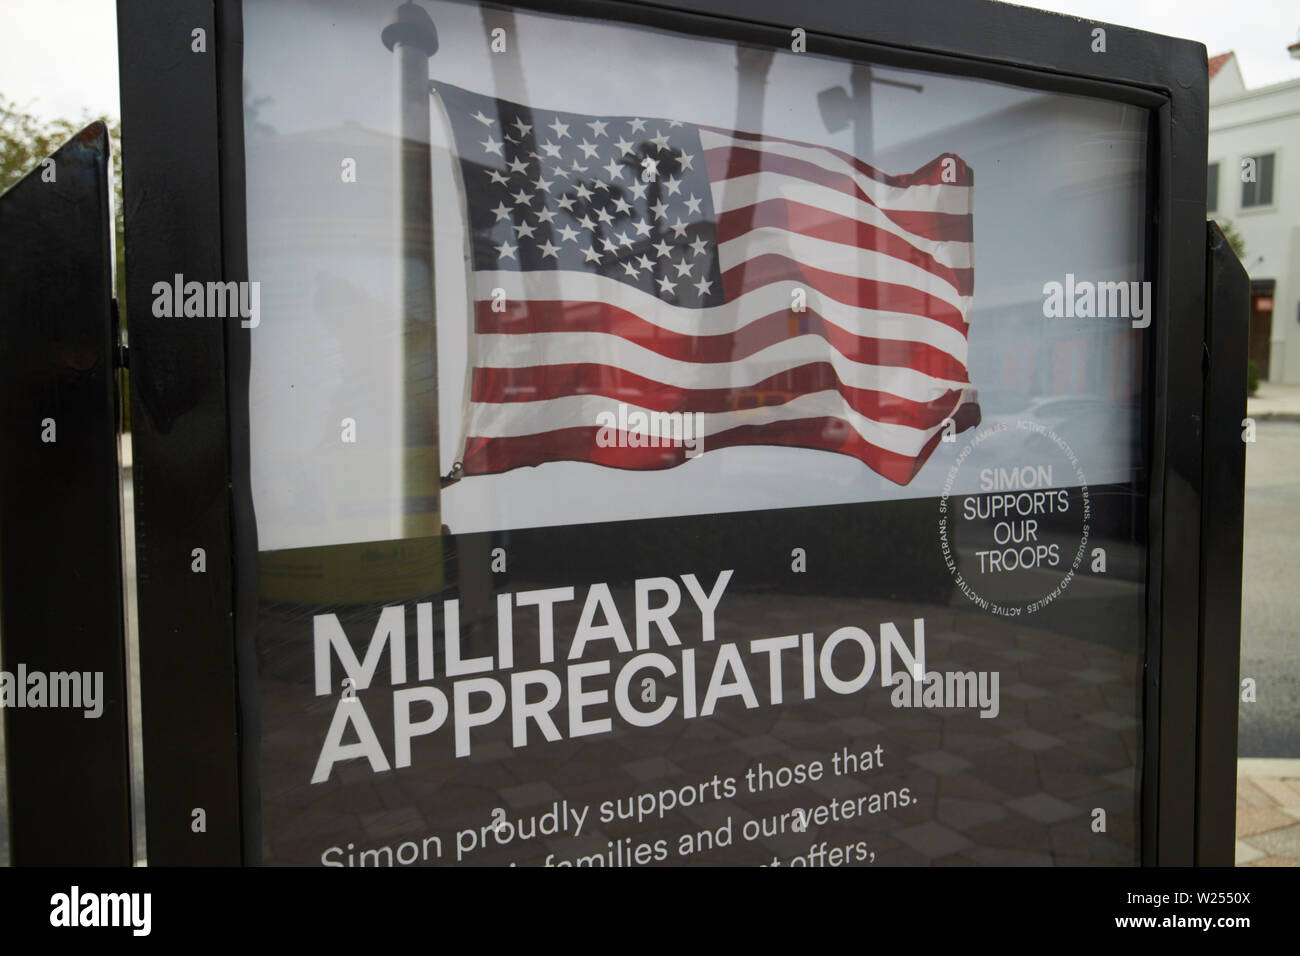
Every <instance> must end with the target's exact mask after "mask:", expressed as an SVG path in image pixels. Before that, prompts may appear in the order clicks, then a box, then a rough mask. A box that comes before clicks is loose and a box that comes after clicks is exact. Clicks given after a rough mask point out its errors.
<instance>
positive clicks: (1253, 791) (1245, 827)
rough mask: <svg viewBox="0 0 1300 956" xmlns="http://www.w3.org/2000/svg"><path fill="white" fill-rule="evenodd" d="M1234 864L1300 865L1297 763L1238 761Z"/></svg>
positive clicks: (1299, 777)
mask: <svg viewBox="0 0 1300 956" xmlns="http://www.w3.org/2000/svg"><path fill="white" fill-rule="evenodd" d="M1298 391H1300V390H1298ZM1237 865H1238V866H1300V760H1264V759H1255V758H1243V759H1240V760H1238V761H1237Z"/></svg>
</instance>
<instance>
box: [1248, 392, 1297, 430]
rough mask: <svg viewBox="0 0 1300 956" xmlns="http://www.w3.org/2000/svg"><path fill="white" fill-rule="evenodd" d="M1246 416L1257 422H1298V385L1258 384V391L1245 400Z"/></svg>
mask: <svg viewBox="0 0 1300 956" xmlns="http://www.w3.org/2000/svg"><path fill="white" fill-rule="evenodd" d="M1246 415H1247V416H1249V417H1250V418H1253V419H1255V421H1257V422H1259V421H1268V420H1270V419H1273V420H1278V419H1281V420H1283V421H1295V422H1300V385H1280V384H1277V383H1274V382H1260V383H1259V391H1258V392H1256V393H1255V394H1254V395H1253V396H1251V397H1249V398H1247V399H1246Z"/></svg>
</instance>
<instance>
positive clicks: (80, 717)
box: [0, 123, 131, 866]
mask: <svg viewBox="0 0 1300 956" xmlns="http://www.w3.org/2000/svg"><path fill="white" fill-rule="evenodd" d="M108 155H109V153H108V131H107V130H106V129H105V128H104V124H103V123H94V124H92V125H90V126H88V127H87V128H86V129H84V130H83V131H82V132H81V133H79V134H78V135H77V136H76V138H75V139H73V140H72V141H71V142H69V143H68V144H67V145H65V146H64V147H63V148H62V149H60V150H59V151H58V152H57V153H55V154H54V155H53V156H52V157H51V158H50V159H47V160H45V161H44V162H43V163H42V164H41V165H40V166H38V167H37V168H36V169H35V170H33V171H32V172H31V173H29V174H28V175H27V176H26V178H24V179H23V180H21V181H20V182H18V183H17V184H16V185H14V187H13V188H12V189H10V190H9V191H8V192H6V193H5V194H4V195H3V196H0V449H3V451H2V452H0V655H2V659H0V665H2V668H3V670H4V671H5V672H6V675H5V677H4V678H3V680H4V683H5V685H6V686H5V687H2V688H0V692H2V693H3V695H4V696H3V703H4V711H3V714H4V719H5V740H6V751H7V752H6V756H7V758H8V768H9V813H10V822H11V829H12V837H11V844H10V846H11V857H10V858H11V862H12V863H13V864H14V865H15V866H129V865H130V864H131V809H130V782H129V781H130V777H129V772H128V769H127V753H128V749H127V726H126V671H125V663H124V662H125V642H124V640H123V628H122V620H123V618H122V536H121V534H122V529H121V505H122V499H121V484H120V476H119V471H118V452H117V428H118V423H117V405H116V389H115V387H114V375H115V372H114V364H113V358H114V345H115V341H114V329H113V316H112V298H113V282H112V264H111V263H112V258H111V247H110V242H111V231H110V230H111V226H110V223H109V211H108V208H109V207H108V202H109V198H108V197H109V194H108Z"/></svg>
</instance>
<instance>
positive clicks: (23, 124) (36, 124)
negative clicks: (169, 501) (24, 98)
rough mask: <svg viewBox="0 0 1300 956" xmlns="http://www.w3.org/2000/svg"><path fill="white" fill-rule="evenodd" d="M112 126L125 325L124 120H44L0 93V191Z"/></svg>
mask: <svg viewBox="0 0 1300 956" xmlns="http://www.w3.org/2000/svg"><path fill="white" fill-rule="evenodd" d="M97 119H100V120H103V121H104V125H106V126H107V127H108V142H109V148H110V151H111V153H112V157H113V183H112V185H113V232H114V236H113V248H114V252H115V254H116V262H114V273H115V275H114V280H115V284H116V295H117V302H118V309H119V311H120V312H121V316H122V328H123V329H125V328H126V241H125V235H124V232H123V223H124V218H123V214H122V124H121V122H120V121H119V120H117V119H115V118H112V117H107V116H92V115H91V114H90V113H88V112H86V111H85V110H83V111H82V114H81V118H80V119H75V120H71V119H55V120H42V119H41V118H40V117H38V116H36V115H35V114H33V113H29V112H27V110H26V109H25V108H24V107H22V106H20V105H19V104H18V103H16V102H14V101H13V100H10V99H8V98H6V97H5V96H4V94H2V93H0V193H2V192H4V191H5V190H6V189H8V188H9V187H10V186H12V185H13V184H14V183H16V182H18V180H20V179H22V178H23V176H25V175H27V173H29V172H31V170H32V169H34V168H35V167H36V165H37V164H38V163H40V161H41V160H43V159H44V158H45V157H46V156H49V155H50V154H51V153H53V152H54V151H55V150H57V149H58V148H59V147H60V146H62V145H63V144H64V143H66V142H67V141H68V140H70V139H72V137H73V136H75V135H77V133H79V132H81V131H82V130H83V129H85V128H86V127H87V126H89V125H90V124H91V123H93V122H94V121H95V120H97ZM130 414H131V409H130V406H129V404H128V405H127V407H126V408H125V409H124V410H123V415H124V423H125V427H126V428H128V429H129V428H130Z"/></svg>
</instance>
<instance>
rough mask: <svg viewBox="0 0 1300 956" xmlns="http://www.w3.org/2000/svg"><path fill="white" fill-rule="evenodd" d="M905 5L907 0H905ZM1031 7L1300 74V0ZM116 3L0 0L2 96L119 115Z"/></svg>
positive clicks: (1040, 2)
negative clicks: (1295, 53) (1293, 48)
mask: <svg viewBox="0 0 1300 956" xmlns="http://www.w3.org/2000/svg"><path fill="white" fill-rule="evenodd" d="M897 2H900V3H906V2H907V0H897ZM1025 6H1035V7H1039V8H1041V9H1044V10H1055V11H1057V12H1060V13H1069V14H1073V15H1075V16H1079V17H1085V18H1087V19H1090V20H1098V21H1104V22H1108V23H1119V24H1124V25H1125V26H1131V27H1137V28H1139V29H1142V30H1151V31H1153V32H1155V33H1168V34H1173V35H1175V36H1182V37H1188V38H1190V39H1193V40H1199V41H1201V42H1202V43H1204V44H1205V45H1206V47H1208V48H1209V51H1210V54H1211V55H1214V54H1216V53H1222V52H1224V51H1226V50H1235V51H1236V52H1237V60H1238V62H1239V63H1240V64H1241V71H1242V74H1243V75H1244V77H1245V80H1246V85H1247V86H1248V87H1255V86H1265V85H1267V84H1269V83H1278V82H1280V81H1282V80H1288V79H1293V78H1296V77H1300V60H1294V59H1291V58H1290V57H1289V56H1288V54H1287V51H1286V47H1287V45H1288V44H1290V43H1293V42H1295V40H1296V39H1297V30H1298V29H1300V3H1297V2H1296V0H1230V2H1228V0H1036V2H1034V3H1029V4H1025ZM115 10H116V4H115V3H114V0H0V94H3V95H4V96H6V97H7V98H9V99H11V100H17V101H18V102H19V103H20V104H24V105H26V106H27V107H28V108H29V109H30V110H31V111H32V112H34V113H37V114H39V115H41V116H44V117H46V118H52V117H55V116H67V117H73V118H75V117H77V116H80V115H81V111H82V109H83V108H85V109H87V110H89V111H90V112H91V113H92V114H95V115H101V114H108V115H112V116H116V115H118V99H117V27H116V14H115Z"/></svg>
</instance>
